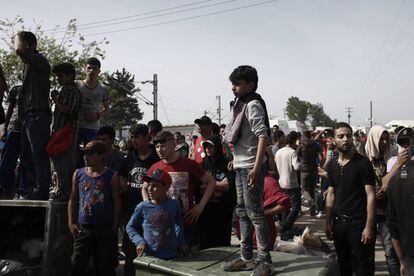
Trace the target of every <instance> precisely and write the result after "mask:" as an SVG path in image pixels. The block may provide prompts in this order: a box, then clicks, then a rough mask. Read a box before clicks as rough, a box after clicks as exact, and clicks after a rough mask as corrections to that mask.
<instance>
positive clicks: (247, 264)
mask: <svg viewBox="0 0 414 276" xmlns="http://www.w3.org/2000/svg"><path fill="white" fill-rule="evenodd" d="M253 265H254V263H253V259H251V260H249V261H244V260H243V259H242V258H241V257H240V256H237V257H236V258H234V259H233V260H231V261H230V262H226V263H224V265H223V270H224V271H245V270H252V269H253Z"/></svg>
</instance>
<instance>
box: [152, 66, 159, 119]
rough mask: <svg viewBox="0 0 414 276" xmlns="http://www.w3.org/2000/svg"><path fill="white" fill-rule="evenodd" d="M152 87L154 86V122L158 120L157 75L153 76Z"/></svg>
mask: <svg viewBox="0 0 414 276" xmlns="http://www.w3.org/2000/svg"><path fill="white" fill-rule="evenodd" d="M152 85H153V86H154V92H153V93H154V120H158V75H157V74H154V76H153V80H152Z"/></svg>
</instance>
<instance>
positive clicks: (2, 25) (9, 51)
mask: <svg viewBox="0 0 414 276" xmlns="http://www.w3.org/2000/svg"><path fill="white" fill-rule="evenodd" d="M21 30H29V31H31V32H33V33H34V34H35V35H36V37H37V45H38V47H37V48H38V50H39V51H40V52H42V53H43V54H44V55H45V56H46V58H47V59H48V60H49V62H50V63H51V64H52V65H55V64H58V63H61V62H69V63H72V64H73V65H74V66H75V68H76V72H77V75H78V77H77V78H79V79H81V78H83V76H84V73H83V67H84V63H85V61H86V59H87V58H89V57H91V56H94V57H97V58H100V59H104V58H105V51H104V50H103V49H102V46H104V45H106V44H108V43H109V42H108V40H107V39H106V38H104V39H102V40H99V41H96V40H94V41H89V42H87V41H86V39H85V37H84V36H82V35H81V34H80V33H79V32H78V27H77V22H76V19H71V20H69V22H68V24H67V26H66V27H65V28H60V26H56V27H55V28H54V29H53V30H43V28H42V26H41V25H40V24H38V23H36V22H35V27H34V28H33V29H30V28H28V27H26V26H25V23H24V20H23V18H22V17H21V16H16V17H15V18H14V19H12V20H9V19H4V20H0V35H1V39H0V40H1V42H2V44H0V60H1V62H2V65H3V70H4V73H5V75H6V80H7V82H8V83H9V85H10V86H12V85H15V84H17V83H19V82H20V75H21V69H22V67H21V66H22V62H21V61H20V58H19V57H18V56H17V55H16V53H15V51H14V46H13V42H12V37H13V36H14V35H15V34H16V33H17V32H18V31H21ZM58 37H59V38H58ZM52 85H56V82H55V80H53V81H52Z"/></svg>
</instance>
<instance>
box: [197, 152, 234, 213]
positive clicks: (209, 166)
mask: <svg viewBox="0 0 414 276" xmlns="http://www.w3.org/2000/svg"><path fill="white" fill-rule="evenodd" d="M227 163H228V162H227V161H226V162H223V163H222V164H216V163H213V162H211V160H210V159H209V158H205V159H204V160H203V163H202V167H203V169H205V170H206V171H208V172H209V173H210V174H211V175H212V176H213V177H214V179H215V180H216V181H221V180H223V179H224V178H226V177H227V180H228V182H229V190H228V191H225V192H223V191H218V190H217V189H215V190H214V193H213V195H212V196H211V198H210V201H209V202H210V203H220V204H223V205H226V206H233V204H234V203H235V201H236V186H235V174H236V173H235V172H234V171H229V170H228V169H227Z"/></svg>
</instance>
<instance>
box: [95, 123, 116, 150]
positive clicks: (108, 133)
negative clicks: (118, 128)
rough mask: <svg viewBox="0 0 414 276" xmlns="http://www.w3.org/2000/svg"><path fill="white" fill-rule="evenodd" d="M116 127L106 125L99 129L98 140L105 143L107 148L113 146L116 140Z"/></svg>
mask: <svg viewBox="0 0 414 276" xmlns="http://www.w3.org/2000/svg"><path fill="white" fill-rule="evenodd" d="M115 135H116V133H115V129H114V128H113V127H111V126H104V127H101V128H100V129H99V130H98V137H97V140H99V141H101V142H102V143H103V144H105V146H106V148H107V149H110V148H112V145H113V144H114V142H115Z"/></svg>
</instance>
